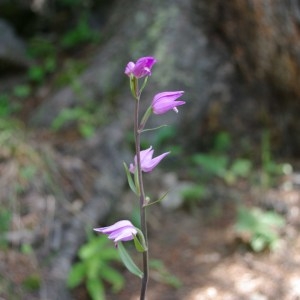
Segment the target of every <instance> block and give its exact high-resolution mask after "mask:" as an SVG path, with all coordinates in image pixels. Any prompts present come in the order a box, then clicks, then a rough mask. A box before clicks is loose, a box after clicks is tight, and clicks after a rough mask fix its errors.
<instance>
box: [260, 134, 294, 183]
mask: <svg viewBox="0 0 300 300" xmlns="http://www.w3.org/2000/svg"><path fill="white" fill-rule="evenodd" d="M261 145H262V146H261V163H262V170H261V176H260V181H261V185H262V186H263V187H265V188H268V187H270V186H271V185H272V184H274V181H276V178H278V176H282V175H284V174H286V173H290V172H291V171H292V166H291V165H289V164H281V163H277V162H275V161H274V160H273V159H272V155H271V145H270V133H269V132H268V131H267V130H265V131H264V132H263V134H262V141H261Z"/></svg>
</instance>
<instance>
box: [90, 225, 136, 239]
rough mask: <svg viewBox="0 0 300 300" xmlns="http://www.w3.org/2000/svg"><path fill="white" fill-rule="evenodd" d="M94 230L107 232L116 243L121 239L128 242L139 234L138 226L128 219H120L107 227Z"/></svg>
mask: <svg viewBox="0 0 300 300" xmlns="http://www.w3.org/2000/svg"><path fill="white" fill-rule="evenodd" d="M94 230H95V231H98V232H101V233H104V234H107V235H108V238H109V239H110V240H114V242H115V244H117V242H120V241H123V242H126V241H130V240H133V236H134V235H136V234H137V230H136V228H135V227H134V226H133V225H132V223H131V222H130V221H128V220H122V221H118V222H117V223H115V224H113V225H111V226H107V227H100V228H94Z"/></svg>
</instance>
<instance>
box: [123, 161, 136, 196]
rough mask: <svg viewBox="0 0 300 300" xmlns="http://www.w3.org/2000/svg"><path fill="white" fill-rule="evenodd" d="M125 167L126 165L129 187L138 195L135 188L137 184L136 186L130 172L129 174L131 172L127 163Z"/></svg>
mask: <svg viewBox="0 0 300 300" xmlns="http://www.w3.org/2000/svg"><path fill="white" fill-rule="evenodd" d="M123 165H124V168H125V172H126V176H127V181H128V184H129V187H130V189H131V190H132V191H133V192H134V193H135V194H136V195H138V192H137V189H136V186H135V184H134V182H133V180H132V177H131V174H130V172H129V170H128V167H127V165H126V164H125V163H123Z"/></svg>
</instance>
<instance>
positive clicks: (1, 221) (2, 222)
mask: <svg viewBox="0 0 300 300" xmlns="http://www.w3.org/2000/svg"><path fill="white" fill-rule="evenodd" d="M11 218H12V213H11V212H10V211H9V210H8V209H6V208H4V207H2V208H0V248H6V247H7V241H6V239H5V237H4V234H5V233H6V232H7V231H8V230H9V227H10V222H11Z"/></svg>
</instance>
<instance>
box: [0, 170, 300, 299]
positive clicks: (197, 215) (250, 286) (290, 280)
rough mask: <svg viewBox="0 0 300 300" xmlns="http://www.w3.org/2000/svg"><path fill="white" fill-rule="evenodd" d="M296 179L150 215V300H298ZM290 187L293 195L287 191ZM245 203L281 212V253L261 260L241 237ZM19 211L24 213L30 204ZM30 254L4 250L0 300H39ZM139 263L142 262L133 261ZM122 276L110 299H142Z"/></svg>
mask: <svg viewBox="0 0 300 300" xmlns="http://www.w3.org/2000/svg"><path fill="white" fill-rule="evenodd" d="M298 177H299V175H296V174H291V175H290V177H289V178H285V179H284V181H283V182H282V183H281V185H280V186H278V187H277V188H270V189H257V188H253V187H251V186H250V185H249V184H247V183H245V182H241V183H237V184H235V185H234V186H227V185H224V183H219V184H214V185H212V188H213V189H214V190H216V189H220V191H219V195H221V197H220V198H219V199H207V200H205V201H204V202H203V203H202V202H200V203H199V204H198V205H197V206H194V207H192V209H185V208H178V209H175V210H166V209H163V208H162V207H160V206H159V205H155V206H153V207H151V208H149V211H148V216H149V217H148V223H149V244H150V260H151V271H150V281H149V287H148V299H149V300H202V299H203V300H208V299H216V300H219V299H220V300H226V299H228V300H238V299H247V300H248V299H249V300H267V299H270V300H271V299H278V300H296V299H300V271H299V270H300V235H299V228H300V193H299V192H300V188H299V178H298ZM287 182H288V183H289V184H288V185H287V184H286V183H287ZM286 186H288V187H289V188H284V187H286ZM127 198H130V197H127ZM233 199H235V200H238V202H237V201H232V200H233ZM264 200H265V201H264ZM126 201H132V200H131V199H128V200H126ZM241 203H243V204H245V205H249V207H250V206H251V205H252V206H253V205H258V203H260V204H261V205H269V206H270V205H271V206H273V209H275V210H276V209H277V210H279V211H280V210H281V212H280V213H281V214H282V215H283V216H284V218H285V220H286V225H285V227H284V228H283V229H282V230H281V231H280V243H279V246H278V248H277V249H276V250H275V251H273V252H272V251H267V250H266V251H263V252H260V253H255V252H253V251H252V250H251V249H250V247H249V243H248V242H249V239H248V238H249V237H247V236H240V235H238V234H237V233H236V231H235V230H234V224H235V222H236V214H237V207H238V204H241ZM270 203H271V204H270ZM20 205H21V206H22V203H21V204H20ZM123 205H125V206H126V205H127V203H126V202H125V203H123ZM128 205H129V206H130V204H128ZM278 207H279V208H278ZM123 208H124V207H123ZM123 208H122V209H123ZM282 208H283V209H282ZM19 209H20V210H23V209H24V210H26V209H27V207H25V203H24V207H20V208H19ZM123 213H124V210H123ZM29 215H30V214H29ZM33 222H34V220H33ZM32 250H33V249H30V247H29V249H26V247H23V248H21V251H18V250H13V249H10V250H9V251H0V273H1V274H2V276H3V277H2V279H0V299H1V300H15V299H16V300H17V299H26V300H38V299H40V296H39V294H38V289H37V288H38V282H39V277H40V276H43V275H42V274H46V273H47V272H46V269H45V265H44V266H41V264H42V265H43V262H38V261H37V259H36V256H35V255H34V253H33V252H32ZM133 253H136V252H133ZM133 255H136V254H133ZM139 257H140V255H136V257H135V259H137V260H138V259H139ZM44 263H46V262H44ZM41 267H42V268H41ZM41 269H43V271H41ZM120 271H121V272H122V273H123V275H124V278H125V287H124V289H122V291H120V292H119V293H117V294H115V293H113V292H111V291H110V289H109V285H108V286H107V299H108V300H117V299H118V300H121V299H122V300H123V299H124V300H125V299H126V300H136V299H139V297H138V295H139V288H140V282H139V279H138V278H137V277H135V276H133V275H131V274H130V273H129V272H128V271H126V270H124V269H123V268H122V266H120ZM25 287H26V288H25ZM30 289H32V291H31V290H30ZM73 296H74V299H76V300H87V299H90V298H89V297H88V295H87V292H86V290H85V288H83V287H80V288H79V289H76V290H75V291H74V292H73ZM48 300H51V299H48Z"/></svg>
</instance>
